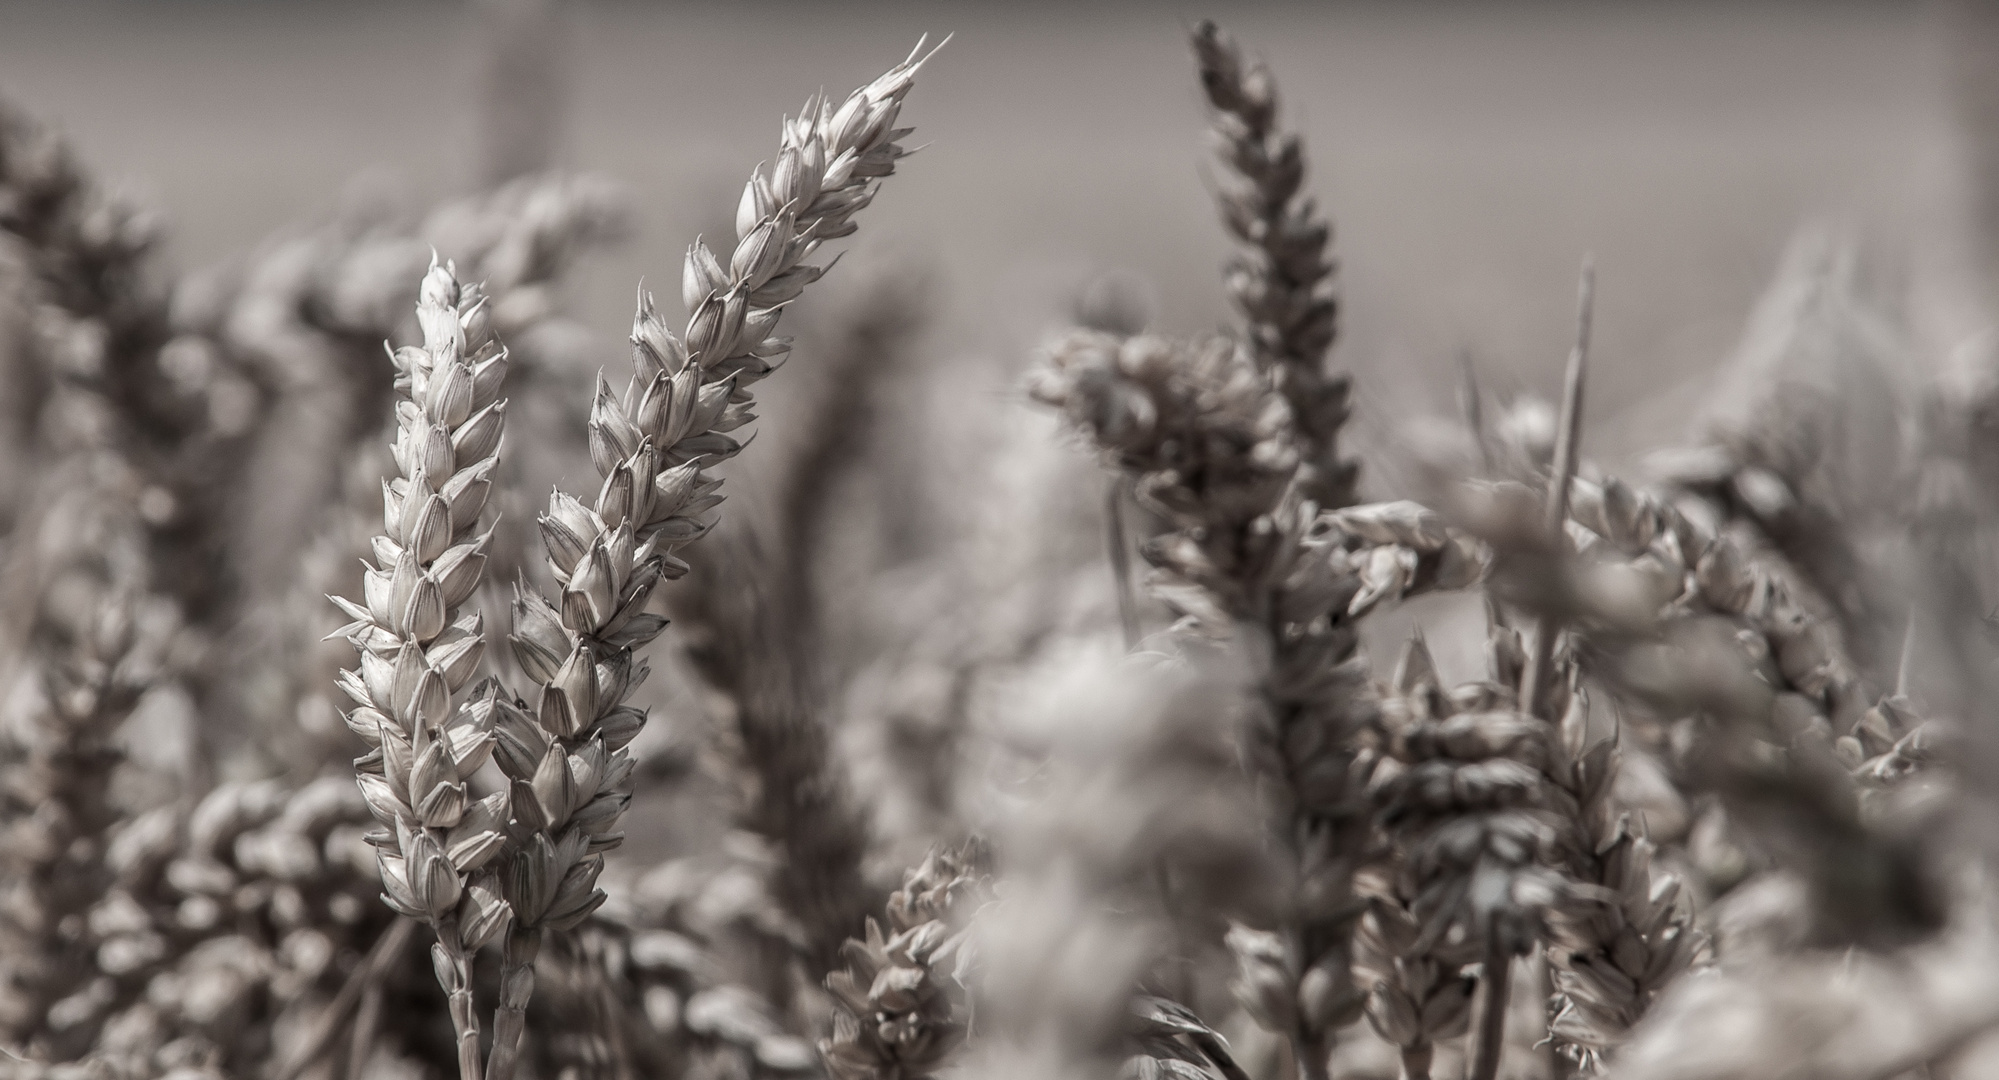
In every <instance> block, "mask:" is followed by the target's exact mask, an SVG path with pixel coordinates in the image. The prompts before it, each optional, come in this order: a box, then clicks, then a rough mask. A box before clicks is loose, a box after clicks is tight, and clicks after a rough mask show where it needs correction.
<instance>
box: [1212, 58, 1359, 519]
mask: <svg viewBox="0 0 1999 1080" xmlns="http://www.w3.org/2000/svg"><path fill="white" fill-rule="evenodd" d="M1192 37H1193V47H1194V58H1195V60H1196V61H1197V62H1198V63H1199V64H1200V69H1201V87H1202V89H1203V90H1205V91H1206V92H1207V96H1208V104H1209V105H1210V106H1212V107H1213V109H1214V133H1213V134H1214V143H1215V156H1216V158H1217V159H1218V160H1219V161H1220V163H1221V165H1222V167H1223V168H1224V169H1226V170H1227V175H1226V176H1224V177H1221V178H1219V179H1220V184H1219V186H1218V189H1217V190H1216V192H1215V198H1216V200H1217V201H1218V202H1220V203H1221V210H1222V220H1223V221H1224V222H1226V223H1227V225H1228V228H1229V232H1231V233H1233V234H1234V235H1235V238H1236V240H1237V241H1238V242H1239V243H1241V244H1242V248H1243V250H1242V253H1241V255H1240V256H1239V257H1238V258H1237V259H1236V260H1235V261H1234V262H1232V263H1230V264H1229V267H1228V271H1227V274H1226V277H1225V281H1226V284H1227V287H1228V293H1229V297H1230V299H1232V300H1234V301H1235V305H1236V309H1237V310H1238V311H1239V312H1241V314H1242V317H1243V322H1244V324H1245V326H1244V329H1245V331H1246V336H1247V337H1248V339H1249V343H1250V347H1251V348H1252V349H1253V350H1254V351H1255V353H1256V357H1257V360H1258V361H1259V362H1260V363H1262V364H1264V365H1265V366H1266V367H1269V368H1271V369H1272V371H1273V372H1274V373H1275V376H1276V381H1277V385H1278V387H1279V388H1280V389H1281V390H1282V391H1283V393H1284V398H1285V400H1286V401H1288V402H1290V404H1291V413H1292V416H1293V417H1294V419H1295V422H1296V425H1297V430H1298V436H1297V438H1298V449H1299V456H1300V459H1301V464H1300V468H1299V476H1298V484H1299V487H1300V489H1301V490H1302V491H1303V492H1304V494H1305V497H1306V498H1308V499H1311V500H1312V501H1313V502H1315V503H1317V504H1318V505H1319V506H1321V507H1324V508H1327V509H1332V508H1336V507H1341V506H1346V505H1347V504H1349V503H1352V502H1354V501H1355V498H1356V496H1355V483H1356V480H1357V477H1358V472H1359V468H1358V466H1356V465H1355V464H1354V463H1353V462H1350V461H1343V460H1341V458H1340V455H1339V433H1340V426H1341V425H1342V424H1344V423H1346V419H1347V410H1348V398H1349V397H1350V396H1351V393H1352V384H1351V382H1350V380H1349V379H1348V378H1347V376H1345V375H1333V374H1328V373H1327V371H1326V369H1325V365H1326V352H1327V350H1328V349H1330V348H1331V347H1332V344H1333V339H1334V337H1335V336H1336V335H1337V333H1338V321H1339V302H1338V300H1337V299H1336V298H1335V297H1334V294H1333V288H1332V274H1333V264H1332V261H1331V260H1330V259H1329V258H1328V257H1327V255H1326V247H1327V241H1328V239H1329V238H1330V236H1331V235H1332V227H1331V226H1330V225H1328V224H1327V223H1326V220H1325V218H1324V217H1323V216H1321V215H1320V214H1319V211H1318V208H1317V207H1315V206H1314V205H1313V203H1312V200H1311V199H1310V198H1309V197H1305V196H1302V195H1300V194H1299V191H1300V189H1301V188H1302V187H1303V186H1304V180H1305V150H1304V145H1303V143H1302V142H1300V140H1299V138H1298V136H1297V134H1296V133H1294V132H1289V131H1283V130H1281V129H1279V128H1278V126H1277V81H1276V79H1275V78H1273V77H1272V76H1271V74H1270V69H1269V68H1268V67H1266V66H1264V65H1263V64H1262V63H1245V62H1244V60H1243V56H1242V51H1241V49H1239V48H1238V47H1237V46H1236V43H1235V41H1234V40H1233V39H1231V38H1230V37H1229V36H1228V35H1227V34H1224V33H1223V32H1222V31H1221V29H1220V28H1218V27H1217V26H1216V25H1215V24H1214V23H1212V22H1207V21H1203V22H1202V23H1200V24H1199V25H1198V26H1196V27H1195V28H1194V31H1193V35H1192Z"/></svg>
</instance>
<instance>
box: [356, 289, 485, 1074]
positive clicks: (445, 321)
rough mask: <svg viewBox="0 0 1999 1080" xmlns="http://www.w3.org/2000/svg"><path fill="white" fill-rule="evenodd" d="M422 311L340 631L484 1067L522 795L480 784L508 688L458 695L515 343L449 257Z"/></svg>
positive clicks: (382, 813) (418, 908) (383, 842)
mask: <svg viewBox="0 0 1999 1080" xmlns="http://www.w3.org/2000/svg"><path fill="white" fill-rule="evenodd" d="M417 321H418V323H419V325H420V326H421V327H422V330H423V344H422V345H421V346H405V347H403V348H400V349H397V350H395V351H394V353H393V354H392V355H393V358H394V360H395V365H396V393H397V401H396V425H397V430H396V439H395V444H394V453H395V458H396V466H397V470H398V472H399V473H400V475H399V476H397V477H396V478H395V479H393V480H388V481H385V482H384V483H383V486H382V499H383V528H382V532H381V534H379V535H378V536H376V537H375V539H374V544H373V546H374V552H373V555H374V564H373V566H372V567H371V568H370V569H369V570H368V572H367V574H366V576H365V578H364V581H363V597H364V601H365V602H364V603H360V604H357V603H354V602H353V601H351V600H347V599H344V598H340V597H334V598H332V599H333V601H334V603H336V604H337V605H339V607H340V609H341V610H342V611H344V612H346V613H347V615H348V616H349V618H351V619H352V620H353V621H352V622H350V623H348V624H347V625H346V626H344V627H342V628H341V629H340V630H339V631H337V633H338V635H339V636H342V637H345V638H346V639H347V640H348V641H350V642H352V643H353V644H354V646H355V648H356V649H357V650H359V651H360V654H361V662H360V666H359V667H358V668H357V669H354V670H349V671H343V672H342V673H341V675H340V685H341V688H342V689H343V690H344V691H346V693H347V695H348V696H349V697H351V698H352V699H353V700H354V703H355V707H354V708H353V709H352V710H351V711H349V712H348V713H347V726H348V727H349V728H351V729H352V730H353V731H354V732H355V733H356V734H357V735H359V736H361V737H362V738H363V739H364V740H366V741H367V742H368V743H370V744H371V745H372V746H373V747H374V749H373V750H372V751H371V752H370V753H369V754H367V755H366V756H364V757H362V758H359V759H357V760H356V762H355V768H356V771H357V772H358V773H359V780H360V784H361V791H362V794H363V795H365V796H366V797H367V800H368V804H369V806H370V808H371V809H372V810H373V811H374V813H375V816H376V817H377V818H378V819H380V820H381V822H382V823H383V824H384V825H386V826H388V830H387V831H385V832H383V833H381V834H378V835H377V836H376V837H375V838H374V839H375V843H376V844H377V846H378V847H380V849H381V853H380V861H381V870H382V886H383V890H384V899H386V900H387V901H388V903H389V906H390V907H392V908H394V909H396V910H397V911H398V912H401V913H402V914H404V915H407V916H409V917H411V918H414V919H419V920H422V921H423V922H425V923H428V924H429V925H430V926H431V927H432V928H434V929H435V931H436V933H437V938H438V941H437V944H436V945H435V947H434V949H433V955H434V959H435V961H436V972H437V977H438V982H439V984H440V985H441V986H443V988H444V990H445V992H446V994H447V995H448V996H449V999H450V1004H451V1016H452V1022H453V1026H454V1027H455V1028H456V1029H457V1031H458V1038H459V1054H460V1070H461V1073H462V1074H463V1075H464V1076H465V1077H466V1080H470V1078H471V1077H473V1076H477V1075H479V1068H478V1057H479V1022H478V1017H477V1014H476V1012H475V1011H474V1009H473V1003H472V982H471V979H472V976H471V961H470V956H471V954H472V953H473V952H474V951H476V950H477V949H478V948H479V947H480V946H482V945H484V944H485V943H487V942H489V941H491V940H493V939H494V938H495V937H497V936H498V935H499V934H500V933H501V931H502V930H504V929H505V928H506V925H507V923H508V920H509V918H510V917H511V916H512V911H511V909H510V907H509V903H508V901H507V900H506V899H503V898H502V892H503V890H502V888H501V886H500V884H499V883H498V882H497V881H496V880H495V878H494V875H493V874H492V873H491V872H490V870H488V868H487V864H488V863H490V862H491V861H492V859H493V857H494V856H496V855H498V854H499V853H500V850H501V848H502V846H503V845H504V843H505V834H504V830H505V829H506V827H507V822H508V815H509V793H508V792H506V791H499V792H495V793H493V794H491V795H488V796H485V797H484V798H479V799H474V798H472V796H471V794H470V792H469V790H468V788H467V786H466V781H467V780H468V779H469V778H470V777H471V776H472V774H473V773H475V772H477V771H478V769H479V768H480V766H481V765H483V764H484V763H485V762H486V760H487V759H488V758H489V757H490V756H491V754H492V752H493V748H494V744H495V737H494V731H493V729H494V724H495V719H496V715H497V714H499V713H500V712H502V711H504V706H503V703H502V697H501V695H500V692H499V691H498V689H497V688H496V687H494V686H492V685H491V684H488V685H487V686H485V687H483V688H482V689H480V690H478V691H476V692H475V693H474V694H473V695H472V696H471V699H470V700H467V701H462V702H461V701H460V699H459V698H458V694H459V693H460V691H462V690H463V689H464V687H465V685H466V684H467V683H468V682H469V681H470V680H471V678H472V676H473V674H474V673H476V672H477V671H478V668H479V661H480V658H481V657H482V655H483V654H484V651H485V644H486V642H485V626H484V620H483V617H482V615H481V614H480V612H479V610H478V608H477V607H476V606H475V605H470V604H467V603H466V601H467V600H469V599H470V598H471V596H472V594H473V592H474V591H475V590H476V589H477V587H478V585H479V581H480V578H481V576H482V574H483V571H484V569H485V561H486V554H485V552H486V545H487V543H488V542H489V540H490V537H491V535H492V534H491V532H490V531H488V532H484V533H482V532H480V531H479V522H480V516H481V511H482V510H484V508H485V505H486V498H487V494H488V492H489V491H490V489H491V487H492V482H491V480H490V477H491V475H492V472H493V468H494V466H495V465H496V464H497V462H498V460H499V449H500V437H501V433H502V429H503V428H504V425H505V422H506V403H505V402H504V401H503V400H501V399H500V396H499V393H500V385H501V382H502V381H503V380H504V379H505V377H506V373H507V351H506V348H505V346H503V345H502V344H501V343H500V341H499V339H498V338H497V337H495V336H494V334H493V332H492V329H491V315H490V312H488V311H487V309H486V301H485V295H484V293H483V292H482V291H481V290H480V288H479V287H478V286H476V285H461V284H460V283H459V282H458V280H457V277H456V275H455V274H454V272H453V270H452V268H451V266H450V265H449V264H445V265H436V264H433V265H432V266H431V268H430V271H429V272H428V273H427V274H425V276H424V279H423V286H422V289H421V291H420V293H419V295H418V299H417ZM482 871H484V872H483V873H482Z"/></svg>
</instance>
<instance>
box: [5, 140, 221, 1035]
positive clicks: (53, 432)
mask: <svg viewBox="0 0 1999 1080" xmlns="http://www.w3.org/2000/svg"><path fill="white" fill-rule="evenodd" d="M0 234H4V236H5V238H6V239H8V240H9V241H10V242H11V243H10V246H11V247H12V249H13V251H14V253H15V254H16V256H17V257H18V260H19V264H20V266H21V269H22V270H23V271H24V275H23V276H24V279H25V281H24V283H25V285H26V287H25V288H24V289H22V290H20V293H19V299H20V301H21V305H22V314H23V315H25V320H24V322H25V324H26V325H25V329H26V331H27V332H26V333H23V334H20V335H19V339H18V340H19V341H20V343H21V345H22V347H23V350H24V351H23V354H22V355H21V356H19V357H18V358H17V360H16V362H17V363H18V365H19V368H18V370H19V371H20V372H21V373H23V374H26V375H29V376H30V377H29V378H27V379H25V380H22V381H21V382H19V383H17V384H16V385H14V386H9V387H6V388H5V389H6V390H7V391H8V392H12V391H14V390H22V391H24V393H23V394H22V398H21V400H20V401H18V402H15V401H12V400H10V401H9V407H10V408H12V407H16V406H18V407H19V408H20V409H21V410H22V411H21V412H20V413H19V414H17V415H18V416H19V417H20V419H22V420H23V421H25V422H30V423H32V424H33V425H34V427H35V428H36V429H37V431H38V433H39V436H40V439H39V442H40V445H38V446H32V447H26V448H24V450H26V451H27V452H26V453H25V454H24V460H25V461H27V462H28V463H29V465H30V467H31V468H32V470H33V473H34V474H35V481H36V482H35V483H34V485H33V486H32V487H30V488H24V489H23V490H22V492H21V493H20V494H21V501H20V503H19V504H18V505H17V506H16V507H15V508H14V509H16V510H18V511H19V513H18V517H17V520H16V521H15V522H14V523H13V526H12V529H11V533H10V536H9V541H10V542H9V543H8V545H7V551H6V565H5V568H4V572H0V589H4V592H5V601H6V602H5V604H4V608H5V616H4V618H3V619H0V658H4V663H5V671H4V674H5V676H6V678H7V680H8V684H9V685H8V686H7V687H5V688H4V691H5V693H6V696H7V699H8V701H9V702H10V703H11V704H10V705H9V707H8V708H9V711H10V714H11V715H10V716H9V718H8V722H7V723H6V725H5V728H6V736H5V738H6V741H7V743H8V746H7V753H6V754H5V755H4V758H5V764H4V772H5V777H4V779H5V783H4V785H0V786H4V788H5V795H4V796H0V863H4V868H5V869H6V870H7V871H8V873H7V875H6V876H7V878H8V880H9V882H10V887H9V896H8V902H7V903H6V904H4V905H0V907H3V908H4V911H0V933H4V936H5V938H6V941H5V942H4V945H5V947H4V948H0V966H3V967H4V971H0V975H4V978H0V1034H4V1035H5V1036H6V1041H7V1042H8V1043H9V1044H10V1045H14V1046H17V1047H22V1048H24V1049H26V1050H28V1051H29V1052H30V1053H31V1054H34V1055H37V1056H54V1057H56V1058H57V1059H66V1058H67V1056H69V1055H73V1054H76V1053H80V1052H81V1051H82V1049H83V1048H84V1047H85V1046H87V1045H88V1040H89V1039H90V1038H92V1037H93V1035H94V1032H95V1031H96V1028H97V1025H98V1024H99V1023H100V1022H101V1021H102V1019H103V1015H104V1012H105V1011H106V1009H107V1008H108V1007H109V1005H110V1004H111V1003H110V1002H109V1001H107V1000H105V996H104V995H103V994H102V993H96V992H79V993H73V991H90V990H91V988H92V987H95V986H97V983H96V982H95V981H94V974H95V972H94V969H93V967H92V964H91V961H90V957H89V946H88V944H87V943H85V942H83V941H82V940H80V939H79V936H78V935H77V934H76V933H74V924H73V923H72V924H70V929H69V930H67V931H66V930H65V929H64V920H65V918H68V917H70V916H72V915H74V914H75V913H77V912H81V911H84V910H86V909H88V908H89V907H90V906H91V905H93V904H95V903H96V902H97V901H98V900H100V899H101V898H102V893H103V891H104V890H105V889H106V888H108V887H109V885H110V883H111V874H110V871H109V869H108V868H107V867H106V866H105V865H104V846H105V842H106V836H107V833H108V831H109V830H110V829H111V828H112V826H113V825H114V824H115V823H116V821H117V818H118V814H119V808H118V807H117V805H116V804H115V803H114V802H113V799H112V790H111V788H112V785H111V779H112V774H113V770H114V768H115V767H116V766H117V764H118V762H119V760H120V754H119V752H118V750H117V747H116V733H117V731H118V729H119V727H120V726H121V725H122V724H123V723H124V721H125V720H126V719H127V718H128V717H129V716H130V714H131V712H132V710H133V708H134V706H135V705H136V704H137V702H138V700H139V697H140V695H141V694H142V693H144V692H145V691H146V690H147V689H148V688H150V687H152V686H154V685H156V684H158V683H159V682H161V681H163V680H165V679H167V678H169V677H171V676H172V675H173V674H174V673H175V669H174V667H172V666H171V665H170V664H169V663H168V660H169V657H170V656H171V648H172V646H173V645H174V644H175V643H176V642H177V640H178V639H179V638H180V636H181V633H182V629H181V627H182V620H181V617H180V609H179V607H178V606H177V605H176V604H175V603H174V602H173V600H172V599H171V598H170V597H169V596H164V595H162V594H161V593H160V591H159V590H161V589H164V588H170V587H171V586H172V585H174V584H177V582H174V581H171V580H165V579H168V578H169V575H166V574H163V573H162V572H160V565H161V564H162V562H163V559H162V555H163V552H164V551H165V550H166V549H165V548H164V547H163V546H162V544H161V536H160V533H159V531H158V526H159V525H161V524H162V523H164V522H166V521H167V520H169V519H171V518H172V517H173V515H174V514H175V513H177V512H178V508H180V507H181V505H182V503H183V500H182V499H181V498H180V496H181V495H182V492H180V491H177V490H174V489H172V488H170V487H167V486H164V485H163V483H162V476H163V474H164V472H165V470H163V469H162V466H161V463H162V462H163V461H166V460H168V457H167V454H168V453H169V452H170V451H171V450H172V449H173V447H174V440H175V439H177V438H178V437H179V436H180V435H181V434H183V432H184V431H185V428H184V427H183V426H182V424H183V423H184V422H185V421H186V420H187V416H186V415H185V414H184V413H183V412H182V411H181V409H182V408H183V407H184V406H185V404H186V399H185V398H184V397H182V396H179V395H177V394H175V393H171V392H169V391H168V389H167V388H165V387H163V385H162V383H163V376H162V373H161V368H160V365H159V363H158V359H159V357H158V348H159V345H160V343H161V341H163V340H164V336H165V335H164V325H165V303H164V293H163V292H162V291H161V290H160V289H159V288H157V286H156V283H154V282H153V281H152V279H151V278H150V276H149V273H150V266H149V259H148V258H147V256H148V253H149V251H150V250H151V248H152V246H153V243H154V240H155V238H156V230H155V229H154V227H153V224H152V222H151V220H150V219H149V218H148V217H147V216H146V215H144V214H141V213H140V212H138V211H137V210H136V209H135V208H133V207H131V206H129V205H126V204H124V203H122V202H120V201H117V200H114V199H110V198H107V197H105V196H104V195H103V194H102V193H100V192H99V191H98V190H97V188H96V187H95V185H94V184H93V183H92V182H91V180H90V178H89V177H88V176H87V175H86V174H85V173H84V171H83V170H82V169H81V168H80V167H79V166H78V165H77V163H76V162H75V160H74V158H73V157H72V155H71V154H70V151H69V149H68V147H67V146H65V145H64V144H63V142H62V141H61V140H60V139H58V138H57V137H56V136H55V135H53V134H52V133H50V132H49V131H47V130H45V129H43V128H41V127H39V126H38V125H36V124H34V123H32V122H31V121H29V120H28V119H27V118H25V117H24V116H21V115H20V114H18V113H16V112H14V111H13V110H12V109H11V108H9V107H7V106H5V105H0ZM148 391H155V392H157V393H158V394H159V397H158V400H149V399H148V397H147V392H148ZM29 410H32V414H31V413H30V412H29ZM63 1002H68V1003H69V1004H68V1005H67V1006H64V1005H63V1004H62V1003H63ZM52 1017H53V1018H54V1019H53V1020H52V1019H51V1018H52Z"/></svg>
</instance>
